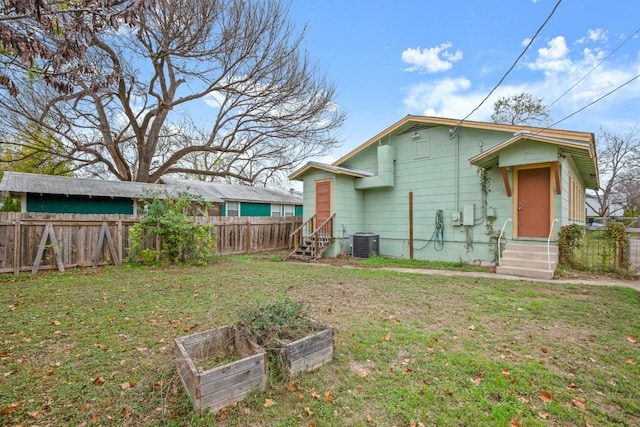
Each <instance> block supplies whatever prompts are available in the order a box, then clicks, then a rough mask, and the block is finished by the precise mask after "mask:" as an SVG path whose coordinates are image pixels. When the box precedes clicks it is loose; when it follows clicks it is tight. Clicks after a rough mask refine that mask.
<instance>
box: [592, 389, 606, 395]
mask: <svg viewBox="0 0 640 427" xmlns="http://www.w3.org/2000/svg"><path fill="white" fill-rule="evenodd" d="M595 393H596V394H597V395H598V396H606V394H604V393H603V392H601V391H600V390H596V391H595Z"/></svg>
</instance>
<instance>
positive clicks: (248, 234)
mask: <svg viewBox="0 0 640 427" xmlns="http://www.w3.org/2000/svg"><path fill="white" fill-rule="evenodd" d="M246 248H247V253H248V254H250V253H251V221H250V220H247V244H246Z"/></svg>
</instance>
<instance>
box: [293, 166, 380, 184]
mask: <svg viewBox="0 0 640 427" xmlns="http://www.w3.org/2000/svg"><path fill="white" fill-rule="evenodd" d="M334 164H335V163H334ZM313 169H317V170H321V171H325V172H331V173H334V174H336V175H348V176H352V177H354V178H365V177H369V176H373V173H371V172H369V171H365V170H361V169H349V168H343V167H340V166H334V165H328V164H326V163H319V162H309V163H307V164H306V165H304V166H303V167H302V168H300V169H298V170H297V171H295V172H293V173H292V174H291V175H289V179H291V180H295V179H300V178H301V177H302V176H303V175H304V174H305V173H306V172H308V171H310V170H313Z"/></svg>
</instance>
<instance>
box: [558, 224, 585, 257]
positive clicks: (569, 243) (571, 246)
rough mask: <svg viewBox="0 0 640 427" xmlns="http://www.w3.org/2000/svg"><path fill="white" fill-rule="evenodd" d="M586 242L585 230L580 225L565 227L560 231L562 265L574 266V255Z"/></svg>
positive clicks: (559, 242)
mask: <svg viewBox="0 0 640 427" xmlns="http://www.w3.org/2000/svg"><path fill="white" fill-rule="evenodd" d="M583 241H584V228H583V227H582V226H581V225H580V224H570V225H565V226H564V227H562V228H561V229H560V236H559V240H558V250H559V252H560V263H561V264H568V265H571V264H572V257H573V253H574V251H575V250H576V249H578V248H579V247H580V246H581V245H582V242H583Z"/></svg>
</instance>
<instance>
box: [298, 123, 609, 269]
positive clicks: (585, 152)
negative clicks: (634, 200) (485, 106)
mask: <svg viewBox="0 0 640 427" xmlns="http://www.w3.org/2000/svg"><path fill="white" fill-rule="evenodd" d="M482 171H484V172H482ZM290 179H292V180H299V181H302V182H303V185H304V188H303V194H304V218H303V220H304V221H305V223H309V224H314V227H312V228H315V229H316V233H315V235H318V234H324V235H325V237H326V235H330V236H329V237H330V240H329V241H328V243H330V245H328V246H326V247H325V248H324V249H323V251H325V252H324V256H336V255H338V254H340V253H341V252H342V253H344V252H345V251H353V246H354V239H355V237H361V236H367V235H372V236H374V238H375V240H377V241H376V242H375V249H376V252H379V254H381V255H385V256H391V257H401V258H410V257H413V258H415V259H421V260H441V261H453V262H459V261H462V262H473V261H489V262H493V261H496V260H497V259H498V257H499V254H497V253H496V249H497V244H496V242H497V238H498V235H499V233H500V231H501V230H502V229H503V228H504V233H505V236H504V237H503V238H505V239H507V240H508V241H513V240H518V241H526V242H538V241H542V242H544V243H545V244H546V242H547V239H548V237H549V236H551V240H555V239H556V238H557V235H558V231H559V230H560V227H562V226H564V225H567V224H569V223H573V222H576V223H581V224H583V223H584V222H585V189H587V188H591V189H594V188H597V187H598V169H597V163H596V151H595V141H594V136H593V134H592V133H587V132H574V131H564V130H554V129H544V128H535V127H528V126H513V125H505V124H496V123H484V122H474V121H464V122H461V123H460V122H459V121H458V120H455V119H448V118H439V117H423V116H406V117H405V118H403V119H402V120H400V121H398V122H397V123H395V124H393V125H391V126H390V127H388V128H387V129H385V130H383V131H382V132H380V133H379V134H377V135H376V136H374V137H373V138H371V139H370V140H368V141H367V142H365V143H364V144H362V145H360V146H359V147H357V148H356V149H354V150H352V151H351V152H350V153H348V154H347V155H345V156H344V157H342V158H340V159H339V160H337V161H335V162H334V163H333V164H331V165H328V164H322V163H317V162H309V163H307V164H306V165H305V166H303V167H302V168H300V169H298V170H297V171H295V172H294V173H293V174H292V175H291V176H290ZM325 221H328V222H327V223H331V227H330V228H325V230H329V231H326V232H323V233H318V232H317V227H318V226H319V225H320V224H322V223H324V222H325ZM307 234H310V233H307ZM349 238H350V242H351V243H350V244H349ZM325 240H326V239H325ZM319 246H322V244H318V243H316V248H318V247H319ZM301 252H302V251H301ZM309 252H310V251H309V250H308V251H307V253H309ZM311 252H312V251H311ZM314 255H315V256H319V255H320V254H315V253H314ZM545 259H546V255H545Z"/></svg>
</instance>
